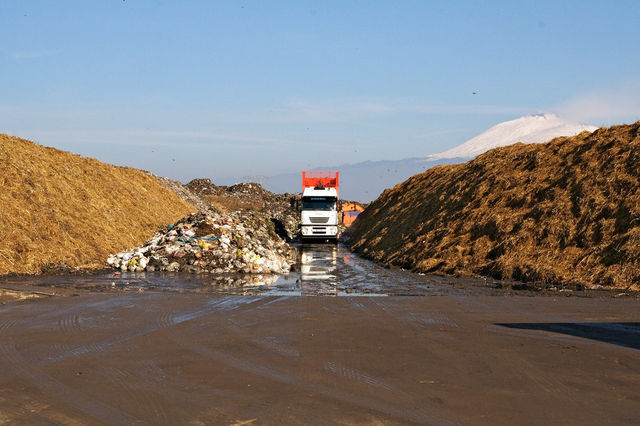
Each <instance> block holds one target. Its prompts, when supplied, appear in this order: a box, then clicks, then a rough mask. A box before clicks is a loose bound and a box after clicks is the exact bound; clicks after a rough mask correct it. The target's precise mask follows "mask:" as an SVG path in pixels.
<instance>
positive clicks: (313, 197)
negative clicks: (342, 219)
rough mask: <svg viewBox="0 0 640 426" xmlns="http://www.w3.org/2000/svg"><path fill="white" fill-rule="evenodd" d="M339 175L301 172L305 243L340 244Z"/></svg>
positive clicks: (301, 204) (336, 173)
mask: <svg viewBox="0 0 640 426" xmlns="http://www.w3.org/2000/svg"><path fill="white" fill-rule="evenodd" d="M339 175H340V173H339V172H317V171H313V172H302V197H301V200H300V201H301V203H300V235H301V237H302V241H303V242H304V241H309V240H329V241H333V242H337V241H338V211H339V210H340V202H339V201H338V189H339Z"/></svg>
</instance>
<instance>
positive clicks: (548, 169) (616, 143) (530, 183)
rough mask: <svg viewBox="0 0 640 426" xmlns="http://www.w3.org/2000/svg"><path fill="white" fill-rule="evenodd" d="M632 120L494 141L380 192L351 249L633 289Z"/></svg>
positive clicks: (464, 270)
mask: <svg viewBox="0 0 640 426" xmlns="http://www.w3.org/2000/svg"><path fill="white" fill-rule="evenodd" d="M639 129H640V121H639V122H637V123H635V124H633V125H622V126H614V127H610V128H601V129H598V130H596V131H595V132H594V133H588V132H583V133H581V134H579V135H577V136H574V137H571V138H557V139H554V140H552V141H550V142H547V143H545V144H526V145H525V144H522V143H518V144H515V145H512V146H508V147H503V148H497V149H494V150H491V151H489V152H487V153H485V154H483V155H481V156H479V157H477V158H476V159H474V160H472V161H469V162H468V163H465V164H458V165H450V166H438V167H434V168H432V169H429V170H427V171H425V172H424V173H422V174H419V175H415V176H413V177H411V178H410V179H408V180H407V181H405V182H403V183H402V184H399V185H397V186H395V187H394V188H392V189H388V190H386V191H385V192H384V193H383V194H382V195H381V196H380V197H379V198H378V199H377V200H376V201H375V202H373V203H372V204H371V205H370V206H369V207H368V208H367V209H366V210H365V212H364V213H362V214H360V216H359V217H358V219H357V220H356V223H355V227H356V229H355V230H354V232H353V234H352V237H351V244H352V247H353V248H354V249H355V250H357V251H360V252H362V253H364V254H365V256H367V257H369V258H372V259H375V260H377V261H380V262H383V263H387V264H390V265H397V266H401V267H404V268H408V269H412V270H416V271H421V272H438V273H445V274H456V275H483V276H490V277H493V278H498V279H513V280H517V281H523V282H544V283H548V284H553V285H555V284H558V285H585V286H587V287H588V288H593V287H597V286H608V287H616V288H623V289H629V288H630V289H638V287H639V285H640V130H639Z"/></svg>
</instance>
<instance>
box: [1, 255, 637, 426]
mask: <svg viewBox="0 0 640 426" xmlns="http://www.w3.org/2000/svg"><path fill="white" fill-rule="evenodd" d="M300 257H301V260H302V262H301V264H300V265H299V267H298V268H297V271H296V272H293V273H291V274H289V275H288V276H284V277H281V278H279V279H277V280H270V279H269V278H268V277H266V276H265V277H262V278H261V279H262V281H256V277H248V278H243V277H238V276H234V277H230V276H229V277H213V278H212V277H211V276H207V277H200V276H194V275H182V274H121V275H119V276H116V275H114V274H113V273H109V274H99V275H94V276H75V277H65V276H51V277H33V278H32V280H31V281H29V282H28V283H26V282H25V279H24V278H22V279H19V278H5V279H3V280H2V282H0V287H2V288H3V289H5V291H17V292H21V293H24V294H27V293H29V294H33V295H35V296H37V297H38V298H37V299H25V300H22V301H11V302H6V301H4V302H3V303H4V304H2V305H0V354H1V355H0V383H1V385H0V423H50V422H58V423H65V424H86V423H110V424H132V423H152V424H176V423H181V424H182V423H193V424H211V423H215V424H249V423H255V424H281V423H309V424H334V423H338V424H340V423H342V424H358V423H367V424H370V423H378V424H381V423H384V424H407V423H420V424H449V423H472V424H506V423H528V424H553V423H565V424H566V423H571V424H603V423H608V424H612V423H613V424H625V423H626V424H633V423H637V422H638V420H639V419H640V394H639V393H638V389H640V362H639V361H640V310H639V309H638V307H639V303H640V302H639V300H638V299H637V298H635V297H632V296H621V297H614V296H616V294H611V293H601V292H580V294H577V293H550V292H545V293H534V292H529V291H524V292H522V291H520V292H514V291H512V290H505V289H504V288H503V289H496V288H494V287H495V286H493V285H492V283H491V282H485V281H483V280H475V281H469V280H456V279H455V278H448V277H439V276H430V275H424V276H421V275H417V274H410V273H407V272H404V271H401V270H389V269H384V268H381V267H379V266H377V265H374V264H372V263H370V262H368V261H365V260H363V259H361V258H359V257H357V256H355V255H353V254H352V253H349V252H348V251H347V250H346V249H345V248H343V247H342V246H338V247H337V248H335V247H334V246H330V245H322V246H305V248H304V250H303V251H302V253H301V256H300ZM20 280H22V281H20ZM12 289H13V290H12ZM570 294H572V295H571V297H568V296H569V295H570ZM305 295H313V296H318V295H326V296H336V295H337V296H338V297H303V296H305ZM401 295H404V296H401ZM35 296H34V297H35ZM343 296H344V297H343Z"/></svg>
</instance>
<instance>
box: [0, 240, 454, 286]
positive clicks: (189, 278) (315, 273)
mask: <svg viewBox="0 0 640 426" xmlns="http://www.w3.org/2000/svg"><path fill="white" fill-rule="evenodd" d="M294 247H295V248H296V249H297V250H299V256H298V259H300V262H299V264H298V265H296V268H295V269H296V271H295V272H291V273H288V274H285V275H267V274H263V275H211V274H197V275H196V274H186V273H171V272H123V273H117V272H106V273H100V274H95V275H68V276H38V277H20V278H5V279H2V280H0V283H1V284H3V285H31V286H36V287H39V288H42V287H48V288H51V289H56V288H58V289H72V290H73V289H75V290H78V291H91V292H109V291H116V292H123V291H124V292H149V291H155V292H159V291H161V292H176V293H183V292H197V293H212V294H224V295H263V296H390V295H406V296H419V295H432V294H448V293H451V288H450V287H444V286H442V285H439V284H438V282H437V280H438V279H439V278H438V277H428V276H422V275H418V274H413V273H410V272H406V271H401V270H389V269H385V268H382V267H380V266H379V265H376V264H374V263H373V262H370V261H368V260H365V259H362V258H360V257H358V256H357V255H355V254H353V253H351V252H350V251H349V250H348V249H347V248H346V247H344V246H342V245H335V244H304V245H295V246H294Z"/></svg>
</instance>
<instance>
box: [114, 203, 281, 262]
mask: <svg viewBox="0 0 640 426" xmlns="http://www.w3.org/2000/svg"><path fill="white" fill-rule="evenodd" d="M274 228H275V227H274V225H273V221H272V220H271V219H270V218H269V217H268V216H266V215H265V214H263V213H260V212H255V211H250V212H233V213H228V214H217V213H213V212H209V213H204V212H199V213H197V214H192V215H189V216H187V217H185V218H183V219H181V220H180V221H178V222H176V223H175V224H171V225H168V226H167V227H166V228H165V229H163V230H162V231H161V232H158V233H156V234H155V235H154V236H153V237H152V238H151V239H149V240H148V241H147V242H146V243H145V244H144V245H142V246H141V247H138V248H135V249H132V250H128V251H124V252H121V253H118V254H116V255H112V256H110V257H109V258H108V260H107V263H108V264H109V265H111V266H112V267H114V268H118V269H121V270H123V271H127V270H128V271H135V272H142V271H171V272H177V271H181V272H193V273H205V272H209V273H217V274H220V273H230V272H243V273H256V274H269V273H272V272H273V273H284V272H288V271H289V267H290V266H289V264H288V262H287V256H288V254H289V246H288V245H287V244H286V243H285V242H284V241H283V240H281V239H280V238H278V236H277V235H276V234H275V229H274Z"/></svg>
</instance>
